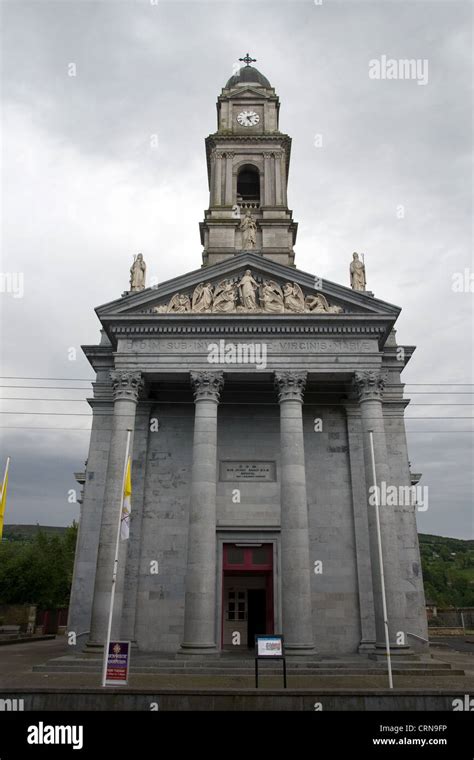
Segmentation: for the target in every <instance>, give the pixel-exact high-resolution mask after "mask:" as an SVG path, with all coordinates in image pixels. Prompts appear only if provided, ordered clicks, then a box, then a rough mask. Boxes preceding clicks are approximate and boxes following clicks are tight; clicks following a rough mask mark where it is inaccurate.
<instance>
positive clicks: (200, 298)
mask: <svg viewBox="0 0 474 760" xmlns="http://www.w3.org/2000/svg"><path fill="white" fill-rule="evenodd" d="M212 296H213V287H212V285H211V283H210V282H208V283H206V284H204V283H203V282H201V283H199V285H198V286H197V288H195V289H194V293H193V302H192V308H193V311H195V312H203V311H211V306H212Z"/></svg>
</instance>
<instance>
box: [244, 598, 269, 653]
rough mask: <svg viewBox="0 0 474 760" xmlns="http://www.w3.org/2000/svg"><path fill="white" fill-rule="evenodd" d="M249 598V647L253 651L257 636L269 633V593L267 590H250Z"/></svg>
mask: <svg viewBox="0 0 474 760" xmlns="http://www.w3.org/2000/svg"><path fill="white" fill-rule="evenodd" d="M247 596H248V601H247V646H248V648H249V649H253V647H254V646H255V636H256V635H257V634H259V633H267V620H266V608H267V601H266V596H267V593H266V591H265V589H260V588H258V589H249V590H248V591H247Z"/></svg>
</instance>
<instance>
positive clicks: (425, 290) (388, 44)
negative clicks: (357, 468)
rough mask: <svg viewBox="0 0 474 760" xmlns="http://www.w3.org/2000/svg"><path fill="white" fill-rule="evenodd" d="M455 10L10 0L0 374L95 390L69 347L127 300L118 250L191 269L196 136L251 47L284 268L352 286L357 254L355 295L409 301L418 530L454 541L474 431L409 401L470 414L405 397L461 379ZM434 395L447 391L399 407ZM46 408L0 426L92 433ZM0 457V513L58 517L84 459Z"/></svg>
mask: <svg viewBox="0 0 474 760" xmlns="http://www.w3.org/2000/svg"><path fill="white" fill-rule="evenodd" d="M470 16H471V9H470V6H469V4H468V3H463V2H459V3H458V2H456V3H450V4H446V3H439V2H423V3H415V4H414V3H404V2H397V3H390V2H383V3H380V2H376V3H373V2H350V3H342V2H331V3H329V2H324V3H323V4H322V5H321V6H318V5H316V4H313V3H303V2H301V3H294V2H291V3H290V2H277V3H275V2H272V3H268V2H265V3H255V2H252V3H251V4H249V3H241V2H239V3H236V2H231V1H229V2H222V1H220V2H208V3H202V2H191V3H184V2H173V3H170V2H166V1H165V0H160V1H159V2H158V4H157V5H152V4H151V3H149V2H137V1H135V2H118V3H115V2H114V3H111V2H74V3H56V2H47V1H37V2H22V3H4V4H3V22H4V23H3V26H4V31H3V36H2V48H3V69H2V85H3V98H4V104H5V105H4V117H3V125H2V126H3V135H4V136H3V156H2V173H1V179H2V187H3V190H4V192H3V228H2V250H3V261H2V269H3V271H17V272H18V271H20V272H23V273H24V286H25V295H24V298H21V299H20V298H18V299H14V298H13V297H12V296H11V294H2V295H1V308H2V318H3V330H2V345H3V351H2V359H3V365H2V366H3V369H2V372H3V373H4V374H5V375H15V376H34V377H42V376H44V377H58V378H82V377H92V371H91V368H90V367H89V365H88V363H87V361H86V360H85V358H83V357H82V356H81V353H80V351H79V347H80V345H81V344H84V343H95V342H96V341H97V338H98V329H99V323H98V321H97V318H96V316H95V314H94V311H93V310H94V308H95V307H96V306H97V305H99V304H102V303H105V302H107V301H110V300H113V299H115V298H117V297H119V296H120V294H121V293H122V291H123V290H125V289H126V288H127V285H128V270H129V267H130V264H131V257H132V254H134V253H137V252H138V251H142V252H143V254H144V256H145V259H146V262H147V265H148V276H149V277H156V278H158V280H160V281H163V280H166V279H169V278H171V277H174V276H177V275H179V274H182V273H184V272H186V271H189V270H192V269H196V268H197V267H199V266H200V263H201V247H200V244H199V236H198V234H199V233H198V223H199V221H200V220H201V219H202V217H203V210H204V208H206V207H207V205H208V187H207V170H206V164H205V154H204V138H205V136H206V135H207V134H209V133H210V132H213V131H214V130H215V128H216V115H215V114H216V112H215V101H216V97H217V95H218V94H219V92H220V89H221V87H222V86H223V85H224V84H225V82H226V80H227V79H228V78H229V77H230V76H231V75H232V73H233V66H234V64H235V63H236V61H237V59H238V58H239V57H240V56H242V55H243V54H245V52H246V51H247V50H249V51H250V53H251V54H254V55H255V57H256V58H258V62H257V66H258V67H259V68H260V69H261V70H262V72H263V73H264V74H265V75H266V76H268V78H269V79H270V81H271V83H272V84H273V85H274V86H275V87H276V90H277V93H278V95H279V96H280V99H281V124H280V126H281V129H282V130H283V131H287V132H288V133H289V134H290V135H291V136H292V138H293V145H292V159H291V169H290V180H289V205H290V207H291V208H293V209H294V217H295V219H296V221H298V222H299V232H298V240H297V246H296V263H297V266H298V267H299V268H301V269H302V270H305V271H309V272H314V273H315V274H318V275H320V276H322V277H325V278H327V279H329V280H333V281H335V282H340V283H341V284H343V285H348V284H349V280H348V266H349V261H350V256H351V253H352V251H354V250H359V251H364V252H365V254H366V264H367V273H368V285H369V287H370V288H371V289H372V290H373V291H374V292H375V295H376V296H377V297H379V298H382V299H383V300H386V301H389V302H391V303H395V304H398V305H400V306H402V307H403V311H402V314H401V316H400V319H399V322H398V325H397V329H398V334H397V335H398V339H399V341H400V342H401V343H407V344H417V346H418V348H417V351H416V353H415V355H414V356H413V358H412V360H411V361H410V364H409V365H408V367H407V369H406V371H405V373H404V379H405V382H407V383H410V384H412V385H409V386H408V388H407V395H408V396H412V398H413V404H412V405H411V406H410V407H409V409H408V412H407V416H408V417H410V416H423V417H428V416H430V413H431V415H435V416H438V417H439V418H440V419H436V420H432V421H429V420H426V421H425V420H412V421H411V422H409V423H408V429H409V430H411V431H413V432H412V433H409V436H408V441H409V450H410V458H411V460H412V462H413V467H414V469H415V470H420V471H423V473H424V479H425V480H426V482H429V485H430V510H429V511H428V512H427V513H423V514H422V515H420V517H419V524H420V526H421V527H422V529H423V530H425V531H426V532H432V533H446V534H450V535H458V536H461V537H467V536H468V535H469V530H470V528H469V523H470V518H471V514H472V482H471V481H470V480H469V461H470V457H472V435H470V434H469V433H460V432H457V431H458V430H461V429H462V430H465V429H468V428H469V427H470V425H472V423H470V422H469V421H468V420H462V421H461V420H460V421H459V422H458V421H454V423H453V422H450V421H449V420H446V419H444V418H445V417H447V416H449V415H450V413H451V412H455V413H456V414H463V415H464V416H472V411H471V407H421V406H418V405H417V404H419V403H421V402H422V401H423V400H426V399H428V400H432V401H433V402H436V403H439V402H441V401H444V402H451V403H455V402H459V401H466V402H467V401H470V400H471V398H472V397H470V396H459V395H455V394H454V391H455V390H472V389H473V387H474V386H471V387H470V388H459V387H458V388H455V387H453V386H452V385H451V386H449V387H448V386H446V385H444V386H443V385H440V386H438V387H437V388H430V387H429V386H421V385H416V384H417V383H418V384H419V383H435V382H436V383H439V384H454V383H463V382H464V383H472V382H473V381H472V294H471V293H466V292H464V293H456V292H454V291H453V289H452V276H453V273H455V272H461V271H463V270H464V268H466V267H471V268H472V262H471V254H470V251H471V244H472V240H471V229H470V221H471V216H472V199H471V195H470V192H469V190H468V188H469V183H470V162H469V155H470V153H471V150H472V134H471V106H472V94H471V90H470V66H471V63H470V55H471V50H472V38H471V32H470ZM242 45H244V47H245V49H244V47H242ZM381 55H387V56H389V57H393V58H397V59H398V58H411V57H414V58H423V59H424V58H426V59H428V61H429V82H428V84H427V85H426V86H424V87H421V86H418V85H417V83H416V82H415V81H388V80H385V81H374V80H370V79H369V77H368V65H369V60H370V59H373V58H377V57H380V56H381ZM71 63H74V64H75V66H76V76H75V77H71V76H69V75H68V66H69V64H71ZM316 134H321V135H322V146H321V147H316V146H315V135H316ZM155 135H156V136H157V140H158V146H157V147H153V144H152V143H153V140H154V136H155ZM152 138H153V139H152ZM401 207H403V216H401V217H400V208H401ZM70 348H75V349H77V359H76V360H75V361H70V360H69V358H68V355H69V353H70V352H69V349H70ZM36 384H39V383H36ZM58 385H60V383H58ZM62 385H63V386H64V385H67V383H65V382H63V383H62ZM70 385H71V386H74V383H73V382H71V383H70ZM76 385H77V383H76ZM430 389H431V390H438V391H440V390H444V391H447V390H450V391H453V393H452V395H443V396H441V395H439V396H430V395H415V391H425V392H426V391H427V390H430ZM4 390H5V394H4V395H7V391H8V395H11V396H13V395H15V396H17V397H20V396H26V395H27V396H28V397H38V396H41V397H45V396H49V397H52V396H53V395H56V396H57V397H61V398H64V397H68V398H71V397H74V398H76V397H81V398H84V397H85V396H86V395H87V393H86V392H81V391H74V392H72V391H71V392H65V391H62V390H57V391H56V393H55V394H53V393H49V394H48V393H46V392H45V391H28V392H27V391H21V390H20V391H14V390H8V389H4ZM412 392H413V393H412ZM20 403H21V406H20ZM1 408H2V409H3V410H18V409H24V410H31V409H33V408H34V404H33V403H29V402H12V401H2V402H1ZM61 410H65V411H68V412H74V413H75V414H77V415H78V416H74V417H72V416H71V417H61V416H57V415H55V416H54V417H52V416H51V417H42V416H40V415H36V416H35V415H31V416H18V417H17V416H15V415H3V416H2V417H1V419H2V421H3V422H2V424H4V425H8V426H23V427H26V428H28V427H30V428H31V427H33V426H40V425H41V424H43V425H48V426H51V427H52V426H56V427H67V426H71V427H82V426H87V425H88V424H90V423H89V418H88V417H87V416H79V411H80V413H81V415H82V414H85V415H87V414H88V407H87V405H86V404H82V405H81V404H77V403H74V404H69V405H68V404H66V403H63V402H49V403H46V402H43V403H42V404H41V405H39V406H37V407H36V411H55V412H58V411H61ZM430 424H431V425H432V428H430V427H429V426H430ZM429 429H433V430H435V431H437V432H436V434H429V433H428V432H427V431H428V430H429ZM7 450H8V451H10V452H15V468H14V470H13V469H12V478H15V479H16V481H15V487H14V495H13V496H12V500H11V509H12V512H11V514H10V515H9V518H8V519H9V520H10V521H16V522H28V521H33V522H34V521H36V519H38V520H39V521H41V522H47V523H50V524H51V523H56V524H61V523H62V524H65V523H67V522H70V519H71V516H72V514H73V512H74V510H73V508H72V506H71V505H69V504H67V503H65V502H64V493H65V491H67V487H68V486H69V487H74V485H75V484H74V481H73V479H72V472H73V471H74V470H78V469H81V462H82V461H83V460H84V459H85V458H86V456H87V434H86V433H83V432H71V433H69V434H68V433H67V432H65V431H56V432H51V431H44V432H43V433H40V431H37V432H28V430H27V431H15V432H13V431H10V432H7V431H5V430H3V435H2V453H3V452H6V451H7ZM13 473H15V474H13ZM42 473H43V474H44V475H45V477H43V475H42ZM425 480H424V481H423V482H425ZM71 481H72V486H71V485H70V484H71ZM39 482H41V488H38V483H39ZM35 516H36V517H35Z"/></svg>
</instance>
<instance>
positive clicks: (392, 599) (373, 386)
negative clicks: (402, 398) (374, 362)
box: [353, 370, 404, 647]
mask: <svg viewBox="0 0 474 760" xmlns="http://www.w3.org/2000/svg"><path fill="white" fill-rule="evenodd" d="M385 383H386V373H384V372H381V371H378V370H365V371H357V372H355V374H354V381H353V385H354V390H355V392H356V395H357V398H358V401H359V405H360V413H361V425H362V441H363V447H364V464H365V480H366V486H367V500H368V507H367V509H368V523H369V537H370V558H371V567H372V585H373V592H374V610H375V631H376V644H377V647H384V646H385V630H384V622H383V607H382V587H381V580H380V563H379V551H378V541H377V524H376V514H375V505H374V497H373V495H372V498H370V495H371V493H372V492H371V491H369V489H370V487H371V486H373V485H374V483H373V473H372V460H371V450H370V437H369V431H372V432H373V442H374V456H375V472H376V479H377V485H378V487H379V488H381V487H382V484H383V483H385V484H386V485H387V486H388V485H390V483H389V478H390V468H389V464H388V456H387V444H386V440H385V426H384V418H383V408H382V396H383V390H384V386H385ZM379 513H380V532H381V538H382V554H383V565H384V576H385V595H386V601H387V616H388V623H389V634H390V644H391V646H392V645H393V646H394V647H397V643H396V637H397V634H398V633H399V632H400V631H404V605H403V590H402V587H401V578H400V569H399V556H398V538H397V530H396V515H395V509H394V507H393V506H387V505H384V504H381V505H380V508H379Z"/></svg>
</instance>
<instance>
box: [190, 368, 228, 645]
mask: <svg viewBox="0 0 474 760" xmlns="http://www.w3.org/2000/svg"><path fill="white" fill-rule="evenodd" d="M191 382H192V385H193V390H194V399H195V418H194V439H193V468H192V480H191V500H190V505H189V530H188V561H187V567H186V594H185V608H184V639H183V643H182V644H181V653H182V654H214V653H215V652H216V651H217V649H216V487H217V407H218V403H219V396H220V392H221V390H222V386H223V383H224V379H223V373H222V372H208V371H204V372H191Z"/></svg>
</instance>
